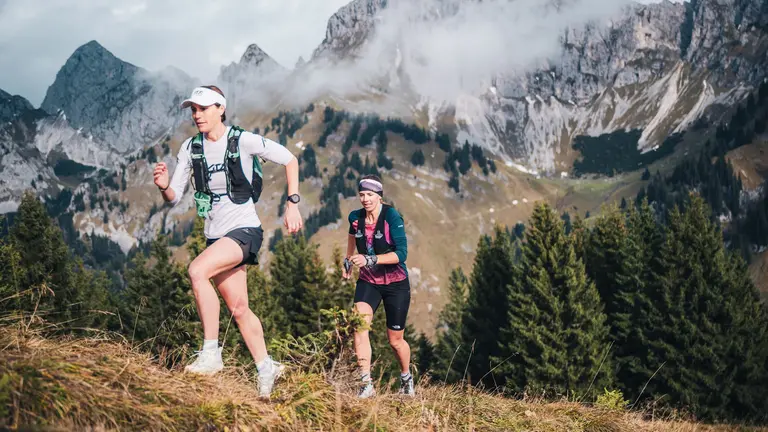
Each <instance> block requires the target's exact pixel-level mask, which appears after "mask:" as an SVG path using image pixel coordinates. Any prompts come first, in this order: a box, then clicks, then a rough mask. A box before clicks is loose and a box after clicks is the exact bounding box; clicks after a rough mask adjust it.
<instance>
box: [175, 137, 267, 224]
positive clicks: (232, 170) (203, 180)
mask: <svg viewBox="0 0 768 432" xmlns="http://www.w3.org/2000/svg"><path fill="white" fill-rule="evenodd" d="M242 133H243V129H242V128H239V127H237V126H232V127H231V128H230V129H229V134H228V135H227V149H226V150H225V152H224V174H225V175H226V176H227V196H228V197H229V199H230V200H231V201H232V202H233V203H235V204H245V203H247V202H248V200H249V199H253V202H254V203H256V202H258V201H259V197H260V196H261V191H262V188H263V183H264V174H263V171H262V169H261V162H260V161H259V157H258V156H254V157H253V177H252V178H251V180H248V179H247V178H245V173H244V172H243V167H242V165H240V135H241V134H242ZM190 154H191V156H192V179H193V183H194V187H195V191H196V192H195V204H196V205H197V215H198V216H200V217H206V216H207V215H208V212H210V211H211V207H212V205H213V202H214V200H215V201H218V199H219V195H217V194H214V193H213V192H211V188H210V186H209V185H208V163H207V162H206V160H205V152H204V151H203V133H202V132H200V133H198V134H197V135H196V136H194V137H193V138H192V142H191V143H190Z"/></svg>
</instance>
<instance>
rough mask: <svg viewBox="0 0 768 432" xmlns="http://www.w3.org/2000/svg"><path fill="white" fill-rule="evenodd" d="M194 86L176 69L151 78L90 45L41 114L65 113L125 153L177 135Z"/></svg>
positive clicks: (72, 60) (71, 62) (60, 78)
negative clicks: (185, 98) (181, 105)
mask: <svg viewBox="0 0 768 432" xmlns="http://www.w3.org/2000/svg"><path fill="white" fill-rule="evenodd" d="M191 81H192V80H191V78H189V77H188V76H187V75H186V74H185V73H183V72H182V71H180V70H178V69H176V68H166V69H165V70H162V71H160V72H157V73H150V72H148V71H146V70H145V69H142V68H139V67H137V66H134V65H132V64H130V63H128V62H125V61H123V60H121V59H119V58H118V57H116V56H115V55H114V54H112V53H111V52H110V51H109V50H107V49H106V48H104V47H103V46H102V45H101V44H99V43H98V42H96V41H91V42H88V43H86V44H85V45H83V46H81V47H79V48H77V49H76V50H75V51H74V52H73V53H72V55H71V56H70V57H69V59H68V60H67V61H66V63H65V64H64V66H63V67H62V68H61V69H60V70H59V72H58V73H57V74H56V79H55V81H54V82H53V84H52V85H51V86H50V87H49V88H48V92H47V94H46V96H45V99H44V100H43V104H42V106H41V108H42V109H44V110H45V111H46V112H48V113H50V114H56V113H58V112H60V111H61V112H62V113H63V114H64V115H65V116H66V120H67V122H68V123H69V125H70V126H72V127H73V128H75V129H82V131H83V132H86V133H88V134H89V135H90V136H92V137H93V138H94V139H95V140H97V141H101V142H103V143H105V145H106V146H109V147H112V148H114V149H115V150H116V151H118V152H120V153H126V152H131V151H134V150H137V149H140V148H142V147H143V146H145V145H147V144H149V143H152V142H153V141H154V140H157V139H159V138H161V137H162V136H163V135H164V134H166V133H168V131H171V130H174V128H175V127H176V125H177V124H178V123H179V121H180V120H181V111H180V110H179V109H178V102H179V101H181V100H182V99H183V96H185V95H186V94H187V93H188V92H189V90H190V88H192V87H193V83H192V82H191Z"/></svg>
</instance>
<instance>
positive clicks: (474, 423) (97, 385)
mask: <svg viewBox="0 0 768 432" xmlns="http://www.w3.org/2000/svg"><path fill="white" fill-rule="evenodd" d="M20 327H23V326H19V327H16V326H13V327H2V328H0V347H2V348H0V402H1V403H0V428H3V427H9V428H11V429H14V428H19V429H24V430H28V429H27V428H30V429H34V430H39V429H46V430H50V429H55V430H84V429H85V428H86V427H95V428H96V430H120V429H129V430H148V431H153V430H163V431H166V430H167V431H170V430H377V431H408V432H412V431H415V430H430V431H434V430H446V431H448V430H499V431H501V430H504V431H563V430H569V431H628V432H629V431H632V432H640V431H681V432H682V431H709V430H712V431H728V430H744V429H743V428H736V427H726V426H705V425H700V424H695V423H687V422H681V421H674V422H673V421H660V420H654V421H649V420H643V417H645V418H646V419H647V418H649V417H653V416H652V413H649V412H646V413H640V412H617V411H610V410H607V409H604V408H596V407H590V406H587V405H584V404H577V403H570V402H559V403H545V402H542V401H532V400H522V401H520V400H513V399H508V398H502V397H498V396H494V395H490V394H482V393H478V392H473V391H470V390H466V389H461V388H457V387H446V386H442V385H426V386H422V385H419V386H417V391H418V396H417V397H416V398H414V399H403V398H402V397H400V396H398V395H396V394H392V393H388V392H384V393H383V394H380V395H379V396H377V397H376V398H374V399H372V400H368V401H358V400H356V399H355V398H354V397H353V393H352V390H351V389H350V388H349V386H347V385H344V382H342V381H340V380H338V379H332V378H329V375H327V374H318V373H314V374H311V373H306V372H304V371H302V370H300V368H298V367H297V366H292V368H290V369H289V372H288V374H287V375H286V376H285V378H283V379H282V380H281V381H280V382H279V385H278V386H277V387H276V390H275V393H274V394H273V398H272V400H271V401H261V400H259V399H258V398H257V392H256V389H255V385H256V384H255V378H254V377H253V376H252V375H251V374H250V373H249V372H246V369H243V368H240V367H234V366H232V365H231V364H230V363H229V362H228V367H227V368H226V369H225V372H223V373H220V374H218V375H216V376H214V377H198V376H191V375H186V374H183V373H181V372H180V371H179V369H180V368H173V369H170V370H169V369H166V368H161V367H159V366H158V365H157V363H156V362H155V361H154V360H153V359H151V358H150V357H149V356H148V355H146V354H143V353H141V352H139V351H137V350H136V349H131V347H130V346H129V344H128V343H127V342H116V341H112V340H110V338H107V337H94V338H89V339H46V338H43V337H41V336H39V335H35V334H31V333H29V332H25V331H23V330H21V328H20ZM227 354H228V353H226V352H225V357H226V355H227ZM643 414H645V415H643ZM657 418H658V417H657Z"/></svg>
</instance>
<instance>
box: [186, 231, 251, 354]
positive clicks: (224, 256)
mask: <svg viewBox="0 0 768 432" xmlns="http://www.w3.org/2000/svg"><path fill="white" fill-rule="evenodd" d="M242 260H243V250H242V249H240V245H238V244H237V242H235V241H234V240H232V239H231V238H228V237H222V238H221V239H219V240H218V241H216V243H214V244H212V245H211V246H210V247H208V248H206V249H205V250H204V251H203V253H201V254H200V255H198V257H197V258H195V260H194V261H192V262H191V263H190V264H189V279H190V281H191V282H192V291H193V292H194V293H195V303H196V304H197V313H198V315H200V321H201V322H202V323H203V334H204V338H205V339H208V340H210V339H218V338H219V296H218V295H217V294H216V290H214V289H213V285H211V281H210V279H211V278H212V277H214V276H216V275H218V274H219V273H221V272H224V271H227V270H229V269H231V268H232V267H234V266H236V265H237V264H239V263H240V262H241V261H242Z"/></svg>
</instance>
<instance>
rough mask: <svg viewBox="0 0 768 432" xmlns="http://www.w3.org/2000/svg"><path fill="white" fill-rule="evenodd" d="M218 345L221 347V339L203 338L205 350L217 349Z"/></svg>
mask: <svg viewBox="0 0 768 432" xmlns="http://www.w3.org/2000/svg"><path fill="white" fill-rule="evenodd" d="M218 347H219V340H218V339H204V340H203V351H208V350H215V349H217V348H218Z"/></svg>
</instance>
